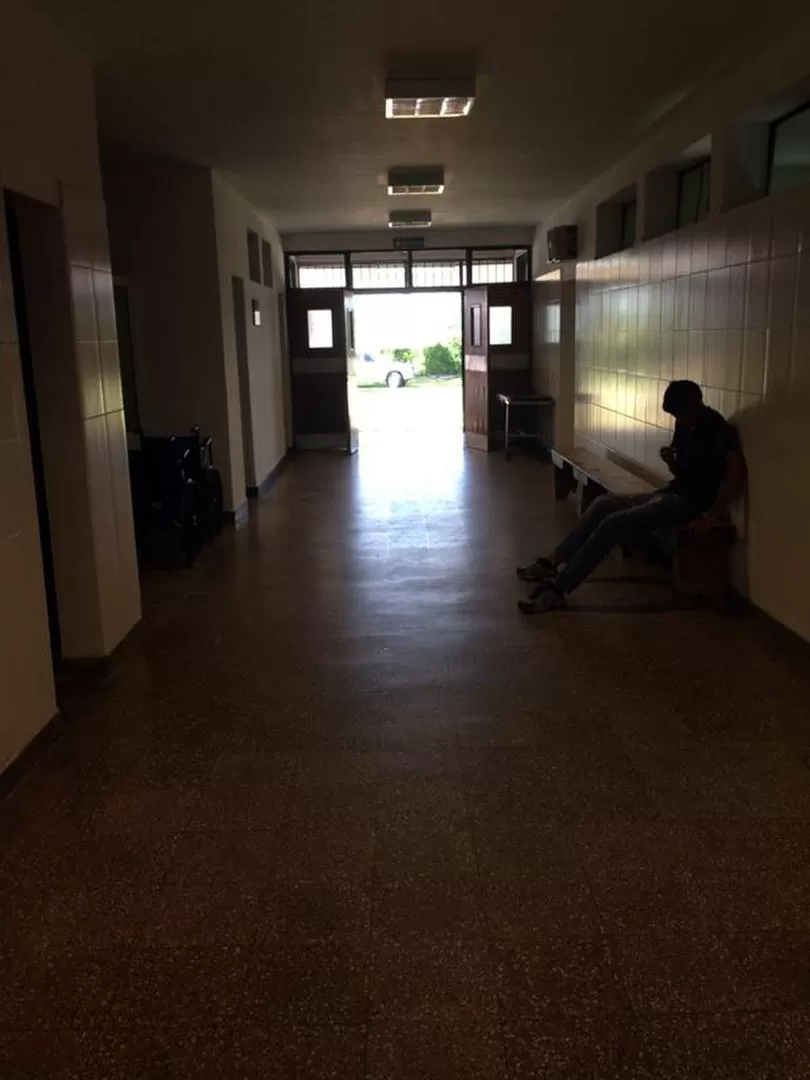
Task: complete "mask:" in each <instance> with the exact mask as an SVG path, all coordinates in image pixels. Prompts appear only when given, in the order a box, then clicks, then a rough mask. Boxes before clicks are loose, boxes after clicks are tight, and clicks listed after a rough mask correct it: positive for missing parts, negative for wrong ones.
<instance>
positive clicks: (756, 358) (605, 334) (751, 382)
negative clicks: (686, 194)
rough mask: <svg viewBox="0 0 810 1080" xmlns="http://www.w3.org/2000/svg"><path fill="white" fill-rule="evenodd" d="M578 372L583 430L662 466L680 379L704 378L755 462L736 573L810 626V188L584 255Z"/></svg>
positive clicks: (767, 602) (747, 586)
mask: <svg viewBox="0 0 810 1080" xmlns="http://www.w3.org/2000/svg"><path fill="white" fill-rule="evenodd" d="M549 347H552V346H551V345H550V346H549ZM575 373H576V392H575V396H574V414H575V415H574V420H575V429H576V435H575V438H576V441H577V442H578V443H582V442H588V443H593V444H597V445H598V446H599V447H600V448H601V449H603V450H608V451H611V452H613V453H615V454H618V455H621V456H623V457H625V458H627V459H630V460H631V461H632V462H635V463H637V464H639V465H642V466H643V467H645V468H646V469H648V470H649V471H650V472H653V473H657V474H661V475H664V472H663V466H662V463H661V461H660V459H659V457H658V450H659V448H660V447H661V446H662V445H664V443H666V442H668V441H669V439H670V437H671V421H670V419H669V417H667V416H666V415H665V414H664V413H662V412H661V409H660V401H661V396H662V393H663V391H664V388H665V387H666V385H667V383H668V382H669V380H671V379H673V378H676V379H680V378H690V379H694V380H695V381H697V382H699V383H700V384H701V385H702V386H703V388H704V392H705V396H706V400H707V401H708V403H709V404H710V405H712V406H713V407H714V408H716V409H719V410H720V411H721V412H722V413H723V414H724V415H725V416H726V417H728V418H729V419H732V420H734V421H735V422H736V423H737V424H738V426H739V429H740V432H741V435H742V438H743V445H744V448H745V452H746V457H747V460H748V465H749V472H750V479H749V494H748V499H747V505H746V507H744V508H743V517H744V519H745V520H744V525H745V531H746V542H745V544H744V545H741V546H740V549H739V558H738V567H737V580H738V584H739V585H740V587H741V588H743V589H744V590H745V591H747V592H749V593H750V595H751V597H752V599H754V600H755V602H757V603H759V604H760V605H761V606H762V607H764V608H765V609H766V610H768V611H770V612H771V613H772V614H773V615H775V616H776V617H777V618H779V619H781V620H782V621H783V622H785V623H787V624H788V625H790V626H792V627H793V628H794V629H796V630H798V631H799V632H800V633H802V634H804V635H805V636H807V637H810V590H808V586H807V585H806V584H804V583H805V582H806V581H807V580H808V579H807V575H806V574H805V573H804V571H803V569H802V568H803V565H804V561H805V558H806V538H807V536H808V535H810V465H808V454H807V438H806V433H807V430H808V416H810V189H808V188H801V189H796V190H795V191H792V192H788V193H786V194H784V195H782V196H779V197H775V198H768V199H763V200H760V201H758V202H756V203H752V204H750V205H748V206H743V207H740V208H738V209H736V210H734V211H731V212H729V213H725V214H718V215H714V216H712V217H711V218H709V219H707V220H706V221H704V222H702V223H701V224H700V225H698V226H696V227H692V228H690V229H684V230H681V231H679V232H677V233H673V234H670V235H668V236H665V237H663V238H661V239H658V240H654V241H651V242H649V243H646V244H644V245H642V246H641V247H640V249H638V250H634V251H627V252H622V253H620V254H617V255H614V256H610V257H607V258H603V259H599V260H594V261H589V262H581V263H580V264H579V265H578V266H577V294H576V361H575Z"/></svg>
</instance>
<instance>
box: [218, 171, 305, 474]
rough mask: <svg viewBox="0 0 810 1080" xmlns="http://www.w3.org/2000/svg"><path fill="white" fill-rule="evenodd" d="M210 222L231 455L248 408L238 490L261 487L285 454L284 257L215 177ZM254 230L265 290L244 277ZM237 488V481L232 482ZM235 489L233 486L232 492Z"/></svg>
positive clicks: (271, 233) (267, 229) (273, 235)
mask: <svg viewBox="0 0 810 1080" xmlns="http://www.w3.org/2000/svg"><path fill="white" fill-rule="evenodd" d="M213 197H214V221H215V226H216V246H217V274H218V279H219V298H220V310H221V315H222V354H223V357H224V361H225V381H226V386H227V397H228V425H229V431H230V439H231V456H232V457H233V458H235V457H236V456H237V452H239V456H242V454H241V449H242V445H243V444H242V437H243V432H242V415H241V414H242V406H241V404H240V402H241V401H242V400H244V402H245V406H244V407H245V408H249V409H250V417H249V420H250V422H249V424H248V425H247V426H248V428H249V431H250V434H251V437H252V443H253V446H252V454H251V455H249V456H250V457H252V463H251V464H252V467H253V470H254V471H253V475H247V474H246V472H245V469H244V467H243V478H242V484H241V490H242V491H243V492H244V489H245V487H260V486H261V484H262V482H263V481H264V480H265V479H266V478H267V476H268V475H269V474H270V473H271V472H272V471H273V469H274V468H275V467H276V466H277V465H278V463H279V462H280V461H281V459H282V458H283V457H284V455H285V454H286V452H287V436H286V430H285V401H286V397H287V391H286V379H285V372H284V359H283V356H282V349H281V333H280V326H279V304H278V296H279V294H280V293H282V294H283V292H284V258H283V252H282V246H281V240H280V238H279V235H278V233H277V232H276V230H275V229H274V227H273V225H272V223H271V222H269V221H268V220H267V219H266V218H264V217H261V216H260V215H259V214H258V213H257V212H256V211H255V210H254V209H253V207H252V206H251V205H250V204H249V203H248V202H246V201H245V200H244V199H243V198H242V196H241V195H239V194H238V193H237V192H236V191H234V190H233V188H231V187H230V185H229V184H228V183H227V182H226V181H225V180H224V179H223V178H222V177H221V176H219V175H217V174H216V173H215V174H214V176H213ZM248 229H252V230H253V231H254V232H255V233H257V235H258V236H259V238H260V240H264V241H266V242H267V243H269V244H270V245H271V248H272V254H273V283H272V286H267V285H265V284H263V283H261V284H259V283H257V282H253V281H251V280H250V277H249V274H248V253H247V230H248ZM234 275H236V276H238V277H241V278H242V280H243V282H244V288H245V312H244V318H245V321H246V328H247V353H248V356H247V360H248V369H247V372H246V373H243V375H244V374H246V375H247V379H248V382H249V387H248V393H247V394H245V395H244V398H242V395H241V394H240V371H239V365H238V362H237V354H236V327H235V325H234V317H235V316H234V303H233V291H232V282H231V279H232V277H233V276H234ZM252 300H255V301H256V302H257V303H258V305H259V311H260V313H261V325H260V326H254V324H253V319H252V315H251V301H252ZM234 484H236V479H234ZM235 490H236V488H235Z"/></svg>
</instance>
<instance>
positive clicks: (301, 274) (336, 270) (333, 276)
mask: <svg viewBox="0 0 810 1080" xmlns="http://www.w3.org/2000/svg"><path fill="white" fill-rule="evenodd" d="M287 265H288V268H289V269H288V273H289V284H290V288H292V289H345V288H346V284H347V280H346V256H345V255H344V254H343V252H339V253H338V254H337V255H328V254H327V255H290V256H289V257H288V263H287Z"/></svg>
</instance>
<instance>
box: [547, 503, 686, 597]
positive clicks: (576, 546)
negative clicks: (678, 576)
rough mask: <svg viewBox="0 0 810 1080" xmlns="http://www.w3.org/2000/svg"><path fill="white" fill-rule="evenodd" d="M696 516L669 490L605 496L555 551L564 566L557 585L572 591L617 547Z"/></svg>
mask: <svg viewBox="0 0 810 1080" xmlns="http://www.w3.org/2000/svg"><path fill="white" fill-rule="evenodd" d="M694 517H696V513H695V510H694V508H693V507H692V506H690V505H689V503H687V502H686V501H685V500H684V499H682V498H681V497H680V495H673V494H671V493H669V492H666V491H653V492H651V493H650V494H648V495H601V496H600V497H599V498H598V499H594V501H593V502H592V503H591V505H590V506H589V507H588V509H587V510H586V511H585V513H584V514H583V515H582V517H581V519H580V521H579V524H578V525H577V526H576V528H574V529H572V530H571V532H570V533H569V534H568V536H567V537H566V538H565V540H563V542H562V543H561V544H560V546H559V547H558V548H557V550H556V551H555V552H554V554H553V556H552V561H553V562H554V563H556V564H558V565H561V566H563V569H562V570H561V571H560V573H559V575H558V576H557V579H556V581H555V585H556V586H557V588H559V589H560V590H561V591H562V592H565V593H569V592H572V591H573V590H574V589H576V587H577V586H578V585H581V584H582V582H583V581H584V580H585V578H586V577H588V575H589V574H591V573H593V571H594V570H595V569H596V567H597V566H598V565H599V564H600V563H601V562H602V561H603V560H604V559H606V558H607V556H608V555H609V554H610V553H611V551H612V550H613V549H614V548H615V547H625V546H629V545H631V544H635V543H637V542H638V541H639V540H643V539H644V538H645V537H647V536H650V535H651V534H652V533H653V532H655V530H656V529H662V528H667V527H670V528H671V527H673V526H676V525H684V524H685V523H686V522H687V521H691V520H692V518H694Z"/></svg>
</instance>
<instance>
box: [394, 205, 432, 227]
mask: <svg viewBox="0 0 810 1080" xmlns="http://www.w3.org/2000/svg"><path fill="white" fill-rule="evenodd" d="M432 224H433V214H432V213H431V211H430V210H392V211H391V213H390V214H389V215H388V227H389V229H429V228H430V226H431V225H432Z"/></svg>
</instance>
